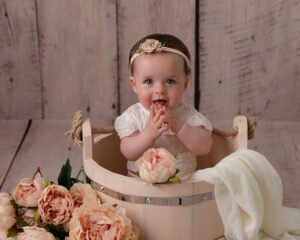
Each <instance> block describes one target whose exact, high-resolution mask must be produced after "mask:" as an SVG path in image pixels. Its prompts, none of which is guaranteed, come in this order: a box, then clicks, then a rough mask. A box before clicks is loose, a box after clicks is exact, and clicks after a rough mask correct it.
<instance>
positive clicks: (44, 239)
mask: <svg viewBox="0 0 300 240" xmlns="http://www.w3.org/2000/svg"><path fill="white" fill-rule="evenodd" d="M23 230H24V232H22V233H19V234H18V235H17V240H55V237H54V236H53V235H52V233H50V232H47V231H46V229H44V228H39V227H23Z"/></svg>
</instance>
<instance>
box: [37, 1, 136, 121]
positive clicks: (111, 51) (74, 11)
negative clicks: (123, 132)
mask: <svg viewBox="0 0 300 240" xmlns="http://www.w3.org/2000/svg"><path fill="white" fill-rule="evenodd" d="M37 2H38V4H37V6H38V23H39V26H40V42H41V44H40V45H41V53H42V55H41V62H42V64H43V65H42V75H43V82H44V92H43V100H44V109H45V118H54V119H55V118H71V117H72V116H73V114H74V112H76V111H77V110H78V109H81V110H83V111H84V112H85V113H86V114H88V115H89V116H91V117H93V118H105V121H106V123H105V124H106V125H111V124H112V120H113V119H114V117H115V116H116V115H117V109H118V94H117V92H118V89H117V74H116V71H117V36H116V32H117V31H116V6H115V4H116V3H115V1H114V0H113V1H106V0H99V1H98V0H92V1H84V0H80V1H65V0H38V1H37ZM130 6H131V5H130ZM58 106H59V107H58Z"/></svg>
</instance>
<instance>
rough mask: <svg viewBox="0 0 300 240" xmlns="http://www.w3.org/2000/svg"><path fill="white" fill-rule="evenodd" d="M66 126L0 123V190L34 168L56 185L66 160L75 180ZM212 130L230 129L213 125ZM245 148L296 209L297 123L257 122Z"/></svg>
mask: <svg viewBox="0 0 300 240" xmlns="http://www.w3.org/2000/svg"><path fill="white" fill-rule="evenodd" d="M212 123H214V121H212ZM70 124H71V121H70V120H33V121H31V120H28V121H27V120H0V132H1V136H2V137H1V138H0V164H1V165H0V184H1V185H0V190H1V191H9V192H10V191H12V189H13V187H14V186H15V185H16V183H17V182H18V181H19V180H20V179H21V178H24V177H32V174H33V173H34V171H35V169H36V168H37V167H38V166H40V167H41V170H42V174H43V176H44V177H48V178H50V179H51V180H53V181H55V182H56V179H57V175H58V173H59V171H60V168H61V166H62V164H63V163H64V162H65V161H66V159H67V158H69V159H70V161H71V164H72V167H73V176H75V175H76V174H77V172H78V170H79V169H80V167H81V161H82V149H81V147H77V146H73V145H72V144H71V142H70V140H69V139H68V138H67V137H65V136H64V133H65V132H66V131H67V130H68V129H69V128H70ZM216 124H217V125H216ZM214 126H215V127H218V128H219V127H222V128H230V126H231V125H230V123H229V122H228V121H225V122H222V123H220V122H218V121H215V124H214ZM249 148H250V149H253V150H257V151H259V152H260V153H262V154H264V155H265V156H266V157H267V158H268V159H269V161H270V162H271V164H272V165H273V166H274V168H275V169H276V170H277V171H278V173H279V175H280V177H281V179H282V183H283V188H284V194H283V204H284V205H285V206H289V207H297V208H300V184H299V182H300V122H288V121H272V122H258V126H257V128H256V135H255V138H254V140H252V141H250V143H249Z"/></svg>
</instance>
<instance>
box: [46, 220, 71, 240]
mask: <svg viewBox="0 0 300 240" xmlns="http://www.w3.org/2000/svg"><path fill="white" fill-rule="evenodd" d="M46 229H47V230H48V231H49V232H51V233H52V234H53V235H54V236H55V238H57V239H62V240H63V239H65V237H67V236H68V232H66V231H65V229H64V228H63V227H61V226H56V225H54V224H47V226H46Z"/></svg>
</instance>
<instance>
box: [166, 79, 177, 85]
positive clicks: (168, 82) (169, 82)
mask: <svg viewBox="0 0 300 240" xmlns="http://www.w3.org/2000/svg"><path fill="white" fill-rule="evenodd" d="M175 83H176V81H175V80H174V79H168V80H167V84H169V85H171V84H175Z"/></svg>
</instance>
